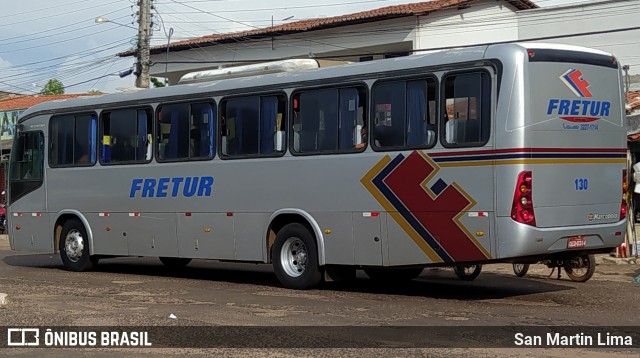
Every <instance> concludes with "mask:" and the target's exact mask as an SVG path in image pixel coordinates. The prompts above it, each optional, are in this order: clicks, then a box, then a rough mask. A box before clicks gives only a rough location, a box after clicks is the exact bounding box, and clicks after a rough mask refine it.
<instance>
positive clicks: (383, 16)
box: [119, 0, 640, 84]
mask: <svg viewBox="0 0 640 358" xmlns="http://www.w3.org/2000/svg"><path fill="white" fill-rule="evenodd" d="M638 19H640V0H595V1H588V2H585V3H580V4H574V5H565V6H554V7H546V8H539V7H538V6H537V5H536V4H535V3H533V2H532V1H529V0H434V1H427V2H422V3H414V4H406V5H398V6H390V7H384V8H380V9H376V10H371V11H365V12H360V13H354V14H348V15H342V16H335V17H329V18H321V19H312V20H303V21H296V22H291V23H286V24H283V25H279V26H273V27H268V28H264V29H256V30H250V31H244V32H235V33H228V34H213V35H210V36H204V37H199V38H194V39H189V40H184V41H177V42H172V43H171V44H170V46H169V51H168V52H167V46H166V45H165V46H156V47H154V48H152V52H151V53H152V55H151V61H152V63H154V65H153V66H152V67H151V70H150V74H151V76H156V77H167V78H168V79H169V81H170V83H171V84H175V83H177V82H178V80H179V79H180V77H181V76H183V75H184V74H186V73H189V72H194V71H200V70H205V69H215V68H223V67H229V66H236V65H239V64H245V63H253V62H265V61H272V60H278V59H284V58H309V57H312V58H317V59H334V60H348V61H367V60H372V59H380V58H385V57H393V56H400V55H408V54H411V53H414V52H419V51H421V50H433V49H440V48H447V47H460V46H470V45H477V44H487V43H495V42H509V41H536V42H554V43H563V44H571V45H579V46H586V47H592V48H597V49H601V50H604V51H607V52H611V53H613V54H614V55H616V56H617V58H618V60H619V61H620V62H621V63H622V64H623V65H629V67H630V73H631V74H640V44H639V43H638V40H637V39H640V26H638V25H639V24H640V23H639V22H638ZM119 55H120V56H133V55H134V53H133V52H126V53H121V54H119ZM167 63H168V64H167Z"/></svg>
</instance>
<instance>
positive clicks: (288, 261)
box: [272, 223, 322, 290]
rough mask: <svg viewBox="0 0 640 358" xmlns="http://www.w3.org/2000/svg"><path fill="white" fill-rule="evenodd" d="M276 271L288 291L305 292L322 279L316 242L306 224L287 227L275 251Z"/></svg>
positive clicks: (278, 235)
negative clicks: (289, 289)
mask: <svg viewBox="0 0 640 358" xmlns="http://www.w3.org/2000/svg"><path fill="white" fill-rule="evenodd" d="M272 261H273V270H274V271H275V273H276V276H277V277H278V280H279V281H280V283H281V284H282V285H283V286H284V287H286V288H292V289H298V290H305V289H309V288H312V287H314V286H316V285H318V284H319V283H320V281H321V280H322V273H321V272H320V267H319V265H318V250H317V249H316V242H315V240H314V239H313V236H312V235H311V233H310V232H309V230H308V229H307V228H306V227H305V226H304V225H302V224H298V223H293V224H288V225H286V226H285V227H283V228H282V229H281V230H280V231H279V232H278V234H277V235H276V240H275V242H274V244H273V248H272Z"/></svg>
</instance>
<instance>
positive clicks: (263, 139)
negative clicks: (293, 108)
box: [260, 96, 278, 154]
mask: <svg viewBox="0 0 640 358" xmlns="http://www.w3.org/2000/svg"><path fill="white" fill-rule="evenodd" d="M277 117H278V98H277V97H276V96H270V97H262V98H261V100H260V153H262V154H269V153H273V152H274V151H275V144H274V141H273V140H274V133H275V130H276V119H277Z"/></svg>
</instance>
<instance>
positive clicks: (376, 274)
mask: <svg viewBox="0 0 640 358" xmlns="http://www.w3.org/2000/svg"><path fill="white" fill-rule="evenodd" d="M422 270H423V269H422V267H419V268H398V269H394V268H391V269H385V268H378V267H371V268H366V269H364V273H366V274H367V276H369V278H370V279H372V280H374V281H380V282H394V281H410V280H413V279H414V278H416V277H418V276H420V274H421V273H422Z"/></svg>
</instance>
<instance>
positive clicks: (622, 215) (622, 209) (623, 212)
mask: <svg viewBox="0 0 640 358" xmlns="http://www.w3.org/2000/svg"><path fill="white" fill-rule="evenodd" d="M628 189H629V184H628V182H627V169H622V204H620V220H624V219H626V218H627V190H628Z"/></svg>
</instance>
